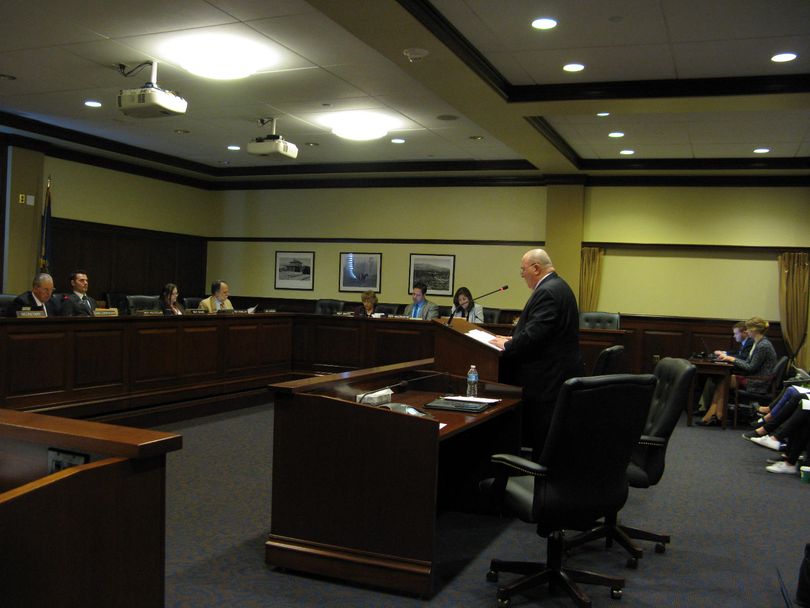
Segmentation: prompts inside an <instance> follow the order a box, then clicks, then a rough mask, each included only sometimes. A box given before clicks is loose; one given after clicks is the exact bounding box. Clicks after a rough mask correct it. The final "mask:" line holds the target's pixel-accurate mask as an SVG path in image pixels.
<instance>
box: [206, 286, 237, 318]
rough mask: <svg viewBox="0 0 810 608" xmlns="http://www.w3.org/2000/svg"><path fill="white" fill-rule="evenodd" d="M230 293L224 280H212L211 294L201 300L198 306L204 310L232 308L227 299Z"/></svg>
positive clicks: (216, 310) (217, 310) (213, 310)
mask: <svg viewBox="0 0 810 608" xmlns="http://www.w3.org/2000/svg"><path fill="white" fill-rule="evenodd" d="M230 294H231V290H230V288H229V287H228V284H227V283H226V282H225V281H214V282H213V283H211V296H210V297H208V298H205V299H204V300H202V301H201V302H200V306H199V308H202V309H203V310H204V311H206V312H219V311H220V310H233V305H232V304H231V301H230V300H229V299H228V296H229V295H230Z"/></svg>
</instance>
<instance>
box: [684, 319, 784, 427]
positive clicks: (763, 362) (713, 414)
mask: <svg viewBox="0 0 810 608" xmlns="http://www.w3.org/2000/svg"><path fill="white" fill-rule="evenodd" d="M745 330H746V331H747V332H748V335H749V337H751V338H752V339H753V340H754V345H753V346H752V347H751V350H750V352H749V353H748V357H746V358H742V357H733V356H732V355H720V356H718V357H717V360H718V361H724V362H726V363H731V364H732V365H733V366H734V372H736V373H735V374H734V375H732V376H731V388H737V387H740V388H742V387H745V390H747V391H750V392H752V393H765V392H766V391H767V390H768V380H765V379H761V377H762V376H769V375H770V374H772V373H773V368H774V366H775V365H776V350H774V348H773V344H771V342H770V340H768V338H766V337H765V332H766V331H768V322H767V321H766V320H765V319H761V318H760V317H751V318H750V319H748V320H747V321H746V322H745ZM746 376H759V378H750V379H749V378H747V377H746ZM725 382H728V379H724V380H723V382H721V383H719V384H718V385H717V388H716V389H715V391H714V396H713V398H712V405H711V407H710V408H709V411H707V412H706V415H705V416H704V417H703V420H702V421H699V422H698V423H697V424H700V425H703V426H713V425H717V424H719V421H720V420H722V419H723V416H724V415H725V413H726V403H725V401H724V394H727V393H726V390H727V389H726V388H725V387H724V386H723V383H725Z"/></svg>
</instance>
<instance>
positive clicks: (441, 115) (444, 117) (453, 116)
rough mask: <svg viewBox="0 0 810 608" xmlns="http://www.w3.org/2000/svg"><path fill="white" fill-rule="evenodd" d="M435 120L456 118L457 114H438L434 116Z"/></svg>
mask: <svg viewBox="0 0 810 608" xmlns="http://www.w3.org/2000/svg"><path fill="white" fill-rule="evenodd" d="M436 119H437V120H458V116H456V115H455V114H439V115H438V116H437V117H436Z"/></svg>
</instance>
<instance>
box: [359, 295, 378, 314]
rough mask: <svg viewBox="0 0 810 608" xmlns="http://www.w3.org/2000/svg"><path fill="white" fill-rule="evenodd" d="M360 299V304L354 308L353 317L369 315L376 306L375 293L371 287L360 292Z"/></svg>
mask: <svg viewBox="0 0 810 608" xmlns="http://www.w3.org/2000/svg"><path fill="white" fill-rule="evenodd" d="M360 301H361V302H362V304H360V306H358V307H357V308H355V309H354V316H355V317H370V316H371V315H373V314H374V308H375V307H376V306H377V294H376V293H374V290H373V289H369V290H368V291H364V292H363V293H362V294H360Z"/></svg>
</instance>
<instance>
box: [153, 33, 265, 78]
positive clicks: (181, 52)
mask: <svg viewBox="0 0 810 608" xmlns="http://www.w3.org/2000/svg"><path fill="white" fill-rule="evenodd" d="M160 52H161V53H162V54H163V55H165V56H166V58H167V59H169V60H171V61H174V62H176V63H179V64H180V65H181V66H182V67H183V69H184V70H186V71H188V72H191V73H192V74H195V75H196V76H202V77H203V78H213V79H216V80H234V79H237V78H245V77H247V76H250V75H251V74H255V73H256V72H258V71H259V70H262V69H266V68H269V67H270V66H273V65H275V64H276V63H278V55H277V53H276V52H275V51H274V50H273V49H271V48H270V47H269V46H266V45H263V44H259V43H257V42H254V41H253V40H248V39H246V38H240V37H238V36H233V35H231V34H221V33H218V34H214V33H207V34H190V35H186V36H180V37H178V38H174V39H173V40H171V41H169V42H167V43H166V44H164V45H163V46H162V47H161V48H160Z"/></svg>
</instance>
